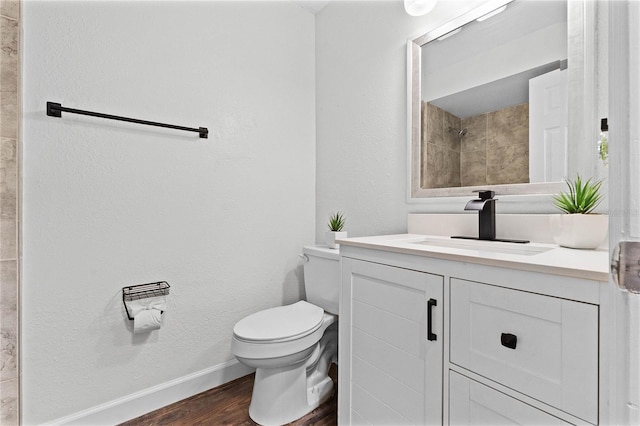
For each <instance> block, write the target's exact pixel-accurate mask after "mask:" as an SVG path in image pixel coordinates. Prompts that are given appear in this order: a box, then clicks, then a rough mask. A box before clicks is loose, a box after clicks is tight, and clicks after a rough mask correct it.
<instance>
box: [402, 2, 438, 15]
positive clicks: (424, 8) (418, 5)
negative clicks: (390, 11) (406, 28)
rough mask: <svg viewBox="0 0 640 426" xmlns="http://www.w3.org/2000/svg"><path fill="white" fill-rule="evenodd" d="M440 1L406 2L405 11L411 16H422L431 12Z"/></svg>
mask: <svg viewBox="0 0 640 426" xmlns="http://www.w3.org/2000/svg"><path fill="white" fill-rule="evenodd" d="M437 2H438V0H404V10H406V11H407V13H408V14H409V15H411V16H422V15H426V14H427V13H429V12H431V9H433V8H434V7H435V5H436V3H437Z"/></svg>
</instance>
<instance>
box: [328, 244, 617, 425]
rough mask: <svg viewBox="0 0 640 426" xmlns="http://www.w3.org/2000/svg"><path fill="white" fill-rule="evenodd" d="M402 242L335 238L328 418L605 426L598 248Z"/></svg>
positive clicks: (603, 285) (604, 303)
mask: <svg viewBox="0 0 640 426" xmlns="http://www.w3.org/2000/svg"><path fill="white" fill-rule="evenodd" d="M401 238H404V240H403V239H401ZM415 240H416V237H415V236H412V235H410V236H390V237H387V240H386V241H385V242H384V243H378V241H377V240H376V239H375V238H374V237H369V238H367V237H362V238H355V239H348V240H345V241H343V242H341V247H340V248H341V263H342V287H341V299H340V323H339V324H340V325H339V327H340V329H339V348H338V354H339V360H338V363H339V370H340V372H339V374H338V377H339V385H338V388H339V389H340V391H339V396H338V397H339V400H338V422H339V424H341V425H351V424H353V425H357V424H381V425H389V424H393V425H403V424H415V425H437V424H446V425H460V424H467V425H475V424H490V425H499V424H522V425H567V424H593V425H598V424H610V423H611V422H610V421H608V419H610V418H611V415H612V412H611V407H610V404H609V402H608V401H609V392H610V380H611V379H610V378H609V374H608V371H609V370H608V364H609V363H610V362H611V361H610V360H611V354H610V353H609V349H608V348H609V347H611V341H610V339H611V335H610V333H608V332H607V330H609V329H610V327H611V322H612V317H611V316H610V313H609V312H610V303H611V302H610V296H609V295H610V293H609V286H608V282H607V280H606V278H607V277H608V275H607V272H606V271H607V269H606V267H607V266H606V264H607V263H606V262H607V253H606V252H602V253H601V254H600V253H597V252H588V253H584V252H582V251H575V250H574V251H571V250H568V249H560V248H558V249H552V250H553V251H548V252H547V253H548V254H547V253H545V254H543V255H535V256H534V255H528V256H529V257H527V255H517V256H516V255H514V256H504V260H503V259H499V260H496V256H495V255H491V256H489V255H487V256H485V258H480V257H476V256H479V255H478V254H476V252H472V251H471V250H462V249H460V250H457V251H456V252H455V253H451V251H452V250H448V251H445V250H443V251H442V252H439V251H438V250H439V248H438V247H437V246H435V245H433V246H432V247H429V248H428V249H424V248H421V247H420V246H418V245H417V244H415ZM403 241H408V242H406V243H405V242H403ZM416 246H418V248H416ZM572 256H579V257H572ZM585 258H586V260H585ZM529 259H530V260H529ZM563 262H564V263H563ZM585 262H590V263H591V264H593V263H595V262H597V264H600V263H604V264H605V266H604V267H603V268H602V272H600V270H597V271H594V272H591V271H589V270H588V269H587V268H584V267H583V266H582V265H584V264H585ZM564 265H569V266H566V267H565V266H564ZM552 272H556V273H552Z"/></svg>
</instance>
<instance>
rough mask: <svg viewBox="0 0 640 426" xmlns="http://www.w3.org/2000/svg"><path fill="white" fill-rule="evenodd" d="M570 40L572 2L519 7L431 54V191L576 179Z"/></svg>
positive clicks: (424, 128) (425, 138)
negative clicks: (571, 164) (572, 172)
mask: <svg viewBox="0 0 640 426" xmlns="http://www.w3.org/2000/svg"><path fill="white" fill-rule="evenodd" d="M567 34H568V28H567V2H566V0H564V1H555V0H550V1H543V2H537V1H525V0H516V1H513V2H510V3H508V4H507V5H506V6H501V7H499V8H498V9H495V10H492V11H491V12H490V13H487V14H485V15H483V16H480V17H479V18H477V19H473V20H472V21H470V22H467V23H464V25H462V26H459V27H457V28H455V27H454V28H452V29H451V31H448V32H446V33H444V34H442V35H439V36H438V37H437V38H434V39H432V40H430V41H429V42H427V43H426V44H424V45H423V46H422V47H421V52H420V57H421V60H420V65H421V67H420V68H421V72H420V82H421V84H420V120H419V122H420V129H419V135H420V187H421V188H424V189H431V188H452V187H477V186H486V185H502V184H526V183H535V182H556V181H560V180H562V179H563V178H564V177H565V176H566V175H567V162H568V158H567V151H568V149H567V121H568V102H567V99H568V95H567V90H568V85H567V74H568V73H567V65H568V64H567V57H568V53H567V52H568V46H567V44H568V43H567ZM569 66H570V64H569Z"/></svg>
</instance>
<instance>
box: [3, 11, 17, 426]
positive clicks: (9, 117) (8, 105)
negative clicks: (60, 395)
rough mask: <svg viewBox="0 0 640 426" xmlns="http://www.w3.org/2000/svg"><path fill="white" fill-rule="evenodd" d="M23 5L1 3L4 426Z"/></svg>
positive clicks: (9, 407)
mask: <svg viewBox="0 0 640 426" xmlns="http://www.w3.org/2000/svg"><path fill="white" fill-rule="evenodd" d="M19 33H20V1H19V0H1V1H0V45H1V49H0V100H1V101H2V102H1V105H0V424H2V425H3V426H10V425H17V424H18V423H19V402H18V395H19V366H18V335H19V327H18V294H19V293H18V270H19V268H18V260H19V240H18V217H19V216H18V205H19V203H18V188H19V186H18V176H19V174H18V166H19V159H18V152H19V139H18V138H19V130H18V129H19V111H20V108H19V100H18V99H19V98H18V95H19V90H18V84H19V75H20V72H19V70H20V56H19V50H18V48H19Z"/></svg>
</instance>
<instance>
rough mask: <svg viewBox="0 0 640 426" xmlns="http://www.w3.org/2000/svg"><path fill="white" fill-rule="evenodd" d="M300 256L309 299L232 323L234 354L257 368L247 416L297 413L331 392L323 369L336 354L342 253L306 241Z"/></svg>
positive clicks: (278, 420)
mask: <svg viewBox="0 0 640 426" xmlns="http://www.w3.org/2000/svg"><path fill="white" fill-rule="evenodd" d="M302 257H303V258H304V260H305V264H304V284H305V291H306V295H307V301H299V302H296V303H294V304H292V305H287V306H280V307H277V308H271V309H265V310H263V311H260V312H256V313H254V314H251V315H249V316H248V317H246V318H244V319H242V320H240V321H238V323H237V324H236V325H235V327H233V339H232V342H231V350H232V352H233V354H234V355H235V356H236V358H237V359H238V361H240V362H241V363H243V364H245V365H248V366H250V367H255V368H256V377H255V382H254V384H253V395H252V396H251V405H250V406H249V416H250V417H251V419H253V421H255V422H256V423H259V424H261V425H282V424H285V423H289V422H291V421H293V420H296V419H299V418H300V417H302V416H304V415H305V414H307V413H309V412H310V411H312V410H313V409H315V408H316V407H318V406H319V405H320V404H322V403H323V402H324V401H326V400H327V399H328V398H329V397H330V396H331V395H332V392H333V382H332V380H331V378H330V377H329V376H328V375H327V372H328V370H329V366H330V365H331V362H335V361H337V357H338V297H339V296H338V295H339V288H340V255H339V252H338V250H334V249H329V248H327V247H326V246H307V247H304V249H303V255H302Z"/></svg>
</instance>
